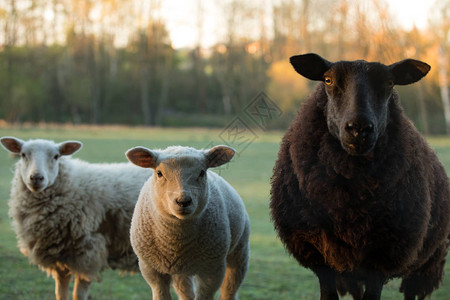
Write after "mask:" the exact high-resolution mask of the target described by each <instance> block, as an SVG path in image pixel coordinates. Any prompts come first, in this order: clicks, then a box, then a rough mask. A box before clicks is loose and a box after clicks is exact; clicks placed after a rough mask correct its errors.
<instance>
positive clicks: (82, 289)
mask: <svg viewBox="0 0 450 300" xmlns="http://www.w3.org/2000/svg"><path fill="white" fill-rule="evenodd" d="M90 285H91V282H90V281H88V280H86V279H84V278H83V277H81V276H79V275H77V274H76V275H75V284H74V286H73V295H72V297H73V300H87V299H88V293H89V287H90Z"/></svg>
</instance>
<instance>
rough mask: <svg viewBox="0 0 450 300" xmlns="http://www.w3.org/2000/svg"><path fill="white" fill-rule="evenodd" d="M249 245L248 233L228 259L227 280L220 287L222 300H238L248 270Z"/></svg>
mask: <svg viewBox="0 0 450 300" xmlns="http://www.w3.org/2000/svg"><path fill="white" fill-rule="evenodd" d="M248 259H249V244H248V232H247V233H246V234H244V237H243V239H242V240H241V244H240V245H238V246H237V248H236V249H235V250H234V251H233V253H232V254H230V256H229V257H228V258H227V269H226V271H225V279H224V280H223V283H222V286H221V287H220V298H219V299H220V300H237V299H238V295H237V292H238V290H239V287H240V286H241V284H242V281H244V278H245V274H246V273H247V269H248Z"/></svg>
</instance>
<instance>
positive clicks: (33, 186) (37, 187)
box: [27, 183, 46, 193]
mask: <svg viewBox="0 0 450 300" xmlns="http://www.w3.org/2000/svg"><path fill="white" fill-rule="evenodd" d="M27 187H28V189H29V190H30V192H32V193H39V192H42V191H43V190H44V189H45V187H46V186H45V185H44V184H39V183H28V184H27Z"/></svg>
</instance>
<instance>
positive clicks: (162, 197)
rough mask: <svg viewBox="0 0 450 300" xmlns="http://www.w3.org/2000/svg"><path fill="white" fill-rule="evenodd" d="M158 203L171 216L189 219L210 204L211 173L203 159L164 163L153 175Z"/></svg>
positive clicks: (186, 158)
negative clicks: (208, 183)
mask: <svg viewBox="0 0 450 300" xmlns="http://www.w3.org/2000/svg"><path fill="white" fill-rule="evenodd" d="M152 180H153V193H154V194H153V195H154V201H156V202H158V203H157V205H158V206H159V208H160V209H163V210H164V211H165V212H166V213H167V214H169V215H171V216H174V217H176V218H178V219H181V220H183V219H188V218H192V217H195V216H197V215H198V214H200V213H201V212H202V211H203V209H204V208H205V206H206V203H207V199H208V197H207V190H208V189H207V169H206V166H205V163H204V162H202V161H201V159H200V158H194V157H192V156H189V157H177V158H169V159H166V160H164V161H162V162H161V163H160V164H159V165H158V166H157V167H156V168H155V173H154V175H153V178H152Z"/></svg>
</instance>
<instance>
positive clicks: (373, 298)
mask: <svg viewBox="0 0 450 300" xmlns="http://www.w3.org/2000/svg"><path fill="white" fill-rule="evenodd" d="M385 281H386V278H385V277H384V276H381V275H373V276H369V278H368V279H367V281H366V291H365V292H364V297H363V300H380V299H381V291H382V289H383V285H384V283H385Z"/></svg>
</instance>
